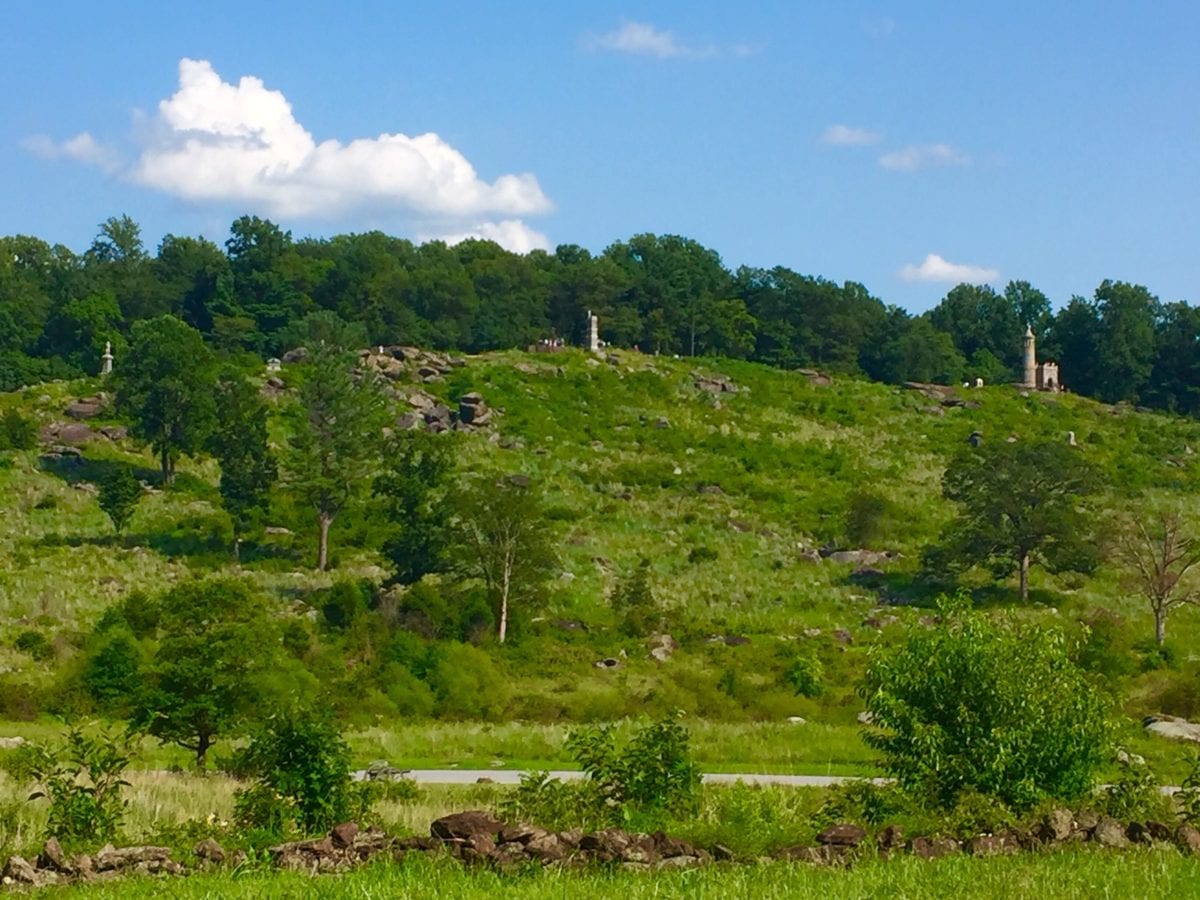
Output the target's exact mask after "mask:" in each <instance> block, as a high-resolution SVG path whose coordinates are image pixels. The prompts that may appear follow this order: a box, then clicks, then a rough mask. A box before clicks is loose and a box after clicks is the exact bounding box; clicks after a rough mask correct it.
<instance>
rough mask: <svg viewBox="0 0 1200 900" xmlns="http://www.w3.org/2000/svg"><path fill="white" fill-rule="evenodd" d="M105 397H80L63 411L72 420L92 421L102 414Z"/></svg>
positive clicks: (100, 395) (101, 395) (97, 395)
mask: <svg viewBox="0 0 1200 900" xmlns="http://www.w3.org/2000/svg"><path fill="white" fill-rule="evenodd" d="M105 400H106V398H105V396H104V395H103V394H95V395H94V396H91V397H81V398H80V399H78V400H76V401H75V402H74V403H70V404H68V405H67V408H66V409H64V410H63V412H64V413H66V414H67V415H68V416H70V417H71V418H72V419H94V418H96V416H98V415H100V414H101V413H102V412H104V404H105Z"/></svg>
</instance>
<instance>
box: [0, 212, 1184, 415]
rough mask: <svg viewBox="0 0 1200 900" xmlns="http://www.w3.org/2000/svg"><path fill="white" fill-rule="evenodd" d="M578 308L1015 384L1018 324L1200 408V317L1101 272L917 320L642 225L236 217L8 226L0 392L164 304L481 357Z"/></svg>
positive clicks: (235, 332)
mask: <svg viewBox="0 0 1200 900" xmlns="http://www.w3.org/2000/svg"><path fill="white" fill-rule="evenodd" d="M588 310H591V311H592V312H594V313H596V314H597V315H598V316H599V317H600V333H601V337H602V338H603V339H604V340H605V341H606V342H608V343H609V344H612V345H615V346H621V347H638V348H639V349H641V350H643V351H645V352H651V353H668V354H681V355H718V356H728V357H735V358H744V359H751V360H755V361H758V362H763V363H767V364H770V365H774V366H780V367H784V368H798V367H813V368H821V369H824V370H826V371H830V372H835V373H844V374H852V375H865V376H867V377H870V378H872V379H875V380H878V381H884V382H891V383H899V382H903V381H922V382H943V383H955V382H959V381H962V380H965V379H974V378H983V379H984V380H985V381H986V382H989V383H991V382H1011V381H1015V380H1018V379H1019V377H1020V374H1021V352H1022V346H1021V338H1022V335H1023V333H1024V330H1025V325H1026V324H1030V325H1032V326H1033V328H1034V331H1035V332H1036V334H1037V335H1038V339H1039V356H1040V357H1041V358H1043V359H1054V360H1057V361H1058V362H1059V363H1060V364H1061V366H1062V372H1063V379H1064V383H1065V384H1066V386H1067V387H1068V388H1070V389H1071V390H1073V391H1075V392H1076V393H1080V394H1084V395H1087V396H1092V397H1095V398H1097V399H1100V400H1104V401H1106V402H1118V401H1127V402H1131V403H1137V404H1142V405H1147V406H1152V407H1156V408H1160V409H1167V410H1172V411H1177V412H1180V413H1184V414H1189V415H1194V414H1196V413H1197V412H1200V379H1198V378H1197V377H1196V376H1197V375H1198V374H1200V309H1197V308H1195V307H1193V306H1190V305H1189V304H1188V303H1186V302H1182V301H1179V302H1168V303H1164V302H1162V301H1160V300H1159V299H1158V298H1157V297H1155V296H1154V295H1153V294H1152V293H1150V291H1149V290H1147V289H1146V288H1145V287H1142V286H1140V285H1134V284H1129V283H1125V282H1121V281H1110V280H1105V281H1103V282H1101V283H1100V285H1099V286H1098V287H1097V288H1096V289H1095V291H1094V293H1093V294H1092V296H1091V297H1082V296H1075V297H1071V298H1070V299H1069V300H1068V301H1067V302H1066V303H1065V304H1063V305H1062V306H1061V308H1060V309H1059V310H1058V311H1057V312H1054V311H1053V310H1052V308H1051V303H1050V300H1049V298H1047V297H1046V295H1045V294H1044V293H1042V292H1041V291H1040V290H1038V289H1037V288H1036V287H1034V286H1033V285H1031V284H1029V283H1028V282H1025V281H1012V282H1009V283H1008V285H1006V286H1005V288H1004V289H1003V290H1002V291H997V290H995V289H993V288H991V287H989V286H987V285H969V284H960V285H958V286H957V287H955V288H953V289H952V290H950V291H949V292H948V293H947V294H946V296H945V297H944V298H943V299H942V300H941V302H940V303H938V305H937V306H936V307H935V308H933V309H932V310H930V311H928V312H927V313H923V314H921V315H917V316H914V315H911V314H909V313H908V312H906V311H905V310H903V309H901V308H899V307H896V306H893V305H888V304H886V303H885V302H884V301H883V300H881V299H879V298H878V297H875V296H873V295H872V294H871V293H870V292H869V291H868V290H867V288H866V287H864V286H863V285H861V284H858V283H856V282H851V281H847V282H844V283H842V284H837V283H835V282H833V281H829V280H827V279H824V278H821V277H816V276H810V275H802V274H799V273H797V272H794V271H792V270H790V269H788V268H785V267H782V266H776V267H774V268H769V269H768V268H752V267H747V266H742V267H739V268H737V269H736V270H735V271H731V270H730V269H728V268H727V267H726V266H725V265H724V264H723V263H722V260H721V257H720V255H719V254H718V253H717V252H716V251H714V250H712V249H709V248H706V247H704V246H703V245H701V244H700V243H698V242H697V241H694V240H692V239H690V238H686V237H681V236H677V235H655V234H639V235H635V236H633V237H631V238H629V239H628V240H623V241H616V242H615V243H613V244H612V245H610V246H609V247H607V248H606V249H605V250H604V251H603V252H601V253H599V254H593V253H591V252H589V251H588V250H586V249H584V248H582V247H579V246H576V245H572V244H563V245H560V246H559V247H558V248H557V249H555V250H554V252H552V253H550V252H545V251H540V250H538V251H533V252H531V253H529V254H526V255H519V254H515V253H511V252H509V251H507V250H505V249H503V248H502V247H500V246H499V245H497V244H495V243H493V242H491V241H481V240H468V241H464V242H462V243H460V244H457V245H456V246H453V247H450V246H447V245H446V244H444V243H442V242H439V241H432V242H429V243H425V244H420V245H418V244H414V243H413V242H411V241H408V240H405V239H402V238H396V237H391V236H388V235H386V234H383V233H381V232H378V231H375V232H369V233H365V234H344V235H337V236H335V237H332V238H328V239H317V238H301V239H294V238H293V237H292V235H291V233H290V232H288V231H286V230H284V229H282V228H280V227H279V226H278V225H276V224H274V223H272V222H270V221H268V220H265V219H260V218H258V217H256V216H242V217H241V218H239V219H237V220H236V221H235V222H234V223H233V224H232V226H231V228H230V233H229V237H228V238H227V239H226V240H225V242H224V246H220V245H218V244H217V243H214V242H213V241H210V240H206V239H204V238H202V237H179V236H176V235H167V236H166V237H164V238H163V240H162V242H161V243H160V244H159V246H158V249H157V251H156V252H155V253H154V254H153V255H152V254H151V253H150V252H149V251H148V249H147V248H146V246H145V244H144V242H143V239H142V236H141V230H140V228H139V226H138V224H137V223H136V222H135V221H133V220H132V219H130V218H129V217H128V216H119V217H113V218H110V219H109V220H108V221H106V222H104V223H103V224H102V225H101V226H100V228H99V233H98V234H97V236H96V238H95V240H94V241H93V242H92V245H91V246H90V247H89V248H88V249H87V250H86V251H85V252H84V253H82V254H78V253H75V252H73V251H71V250H69V249H68V248H66V247H63V246H61V245H55V246H50V245H49V244H47V243H46V242H45V241H42V240H40V239H38V238H36V237H29V236H21V235H17V236H9V237H3V238H0V390H14V389H16V388H18V387H20V386H22V385H26V384H32V383H36V382H38V381H41V380H45V379H48V378H58V377H73V376H78V375H80V374H84V373H94V372H96V371H97V370H98V368H99V365H100V357H101V354H102V353H103V348H104V345H105V342H106V341H112V343H113V345H114V349H115V351H116V355H117V356H118V358H121V357H122V356H123V355H124V354H125V353H126V351H127V349H128V343H129V340H130V338H131V336H132V333H133V329H134V326H135V325H136V323H138V322H140V321H144V320H147V319H153V318H156V317H158V316H162V315H172V316H175V317H177V318H178V319H180V320H181V321H183V322H185V323H187V324H188V325H190V326H191V327H193V328H195V329H196V330H197V331H199V332H200V334H201V335H202V337H203V340H204V342H205V344H206V345H207V346H209V347H210V348H211V349H212V350H214V351H215V352H217V353H218V354H221V355H223V356H226V357H237V356H239V355H246V354H253V355H255V356H257V357H258V358H260V359H261V358H262V357H265V356H271V355H278V354H279V353H282V352H283V351H285V350H287V349H290V348H291V347H293V346H296V344H297V343H298V342H299V341H298V336H297V334H296V326H297V323H299V322H300V321H301V320H303V319H304V317H305V316H307V315H309V314H310V313H313V312H317V311H328V312H331V313H336V314H337V315H338V316H339V317H341V318H342V319H344V320H345V321H347V322H351V323H355V324H358V325H361V326H362V328H363V330H364V333H365V335H366V338H367V340H368V341H369V342H370V343H372V344H392V343H405V344H416V345H420V346H425V347H431V348H435V349H450V348H453V349H458V350H464V351H470V352H475V351H484V350H494V349H502V348H509V347H521V346H526V345H529V344H533V343H536V342H538V341H540V340H542V339H545V338H549V337H559V338H562V339H565V340H567V341H569V342H574V343H582V342H583V341H584V340H585V337H586V336H585V334H584V330H585V327H586V324H585V315H586V312H587V311H588Z"/></svg>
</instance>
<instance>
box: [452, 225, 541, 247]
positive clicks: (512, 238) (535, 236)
mask: <svg viewBox="0 0 1200 900" xmlns="http://www.w3.org/2000/svg"><path fill="white" fill-rule="evenodd" d="M472 238H476V239H479V240H484V241H495V242H496V243H497V244H499V245H500V246H501V247H503V248H504V249H505V250H511V251H512V252H513V253H528V252H529V251H530V250H549V249H550V239H549V238H547V237H546V235H544V234H542V233H541V232H540V231H536V230H534V229H533V228H530V227H529V226H528V225H526V224H525V223H524V222H522V221H521V220H520V219H505V220H504V221H503V222H480V223H479V224H478V225H475V226H474V227H472V228H469V229H467V230H466V231H463V232H459V233H457V234H447V235H443V236H441V237H439V238H437V240H440V241H445V242H446V244H448V245H449V246H451V247H453V246H454V245H455V244H461V243H462V242H463V241H467V240H471V239H472Z"/></svg>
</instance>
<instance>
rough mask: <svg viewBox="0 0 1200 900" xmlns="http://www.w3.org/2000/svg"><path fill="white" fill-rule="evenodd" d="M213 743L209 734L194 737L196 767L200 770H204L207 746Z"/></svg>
mask: <svg viewBox="0 0 1200 900" xmlns="http://www.w3.org/2000/svg"><path fill="white" fill-rule="evenodd" d="M212 745H213V739H212V735H211V734H201V735H200V736H199V737H198V738H197V739H196V768H197V769H198V770H200V771H203V770H204V764H205V760H206V759H207V757H208V748H209V747H211V746H212Z"/></svg>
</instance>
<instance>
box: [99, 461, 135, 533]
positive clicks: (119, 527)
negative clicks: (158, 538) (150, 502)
mask: <svg viewBox="0 0 1200 900" xmlns="http://www.w3.org/2000/svg"><path fill="white" fill-rule="evenodd" d="M141 497H142V486H141V485H140V484H139V483H138V480H137V478H135V477H134V474H133V471H132V470H131V469H130V468H129V467H128V466H116V467H114V468H113V469H111V470H110V471H109V472H108V473H107V474H106V475H105V476H104V477H103V478H101V479H100V494H99V498H100V508H101V509H102V510H104V512H105V514H106V515H107V516H108V517H109V518H110V519H111V520H112V523H113V528H114V529H116V532H117V534H120V533H121V532H123V531H124V530H125V526H126V525H128V524H129V520H130V519H132V518H133V513H134V510H136V509H137V505H138V501H139V500H140V499H141Z"/></svg>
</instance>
